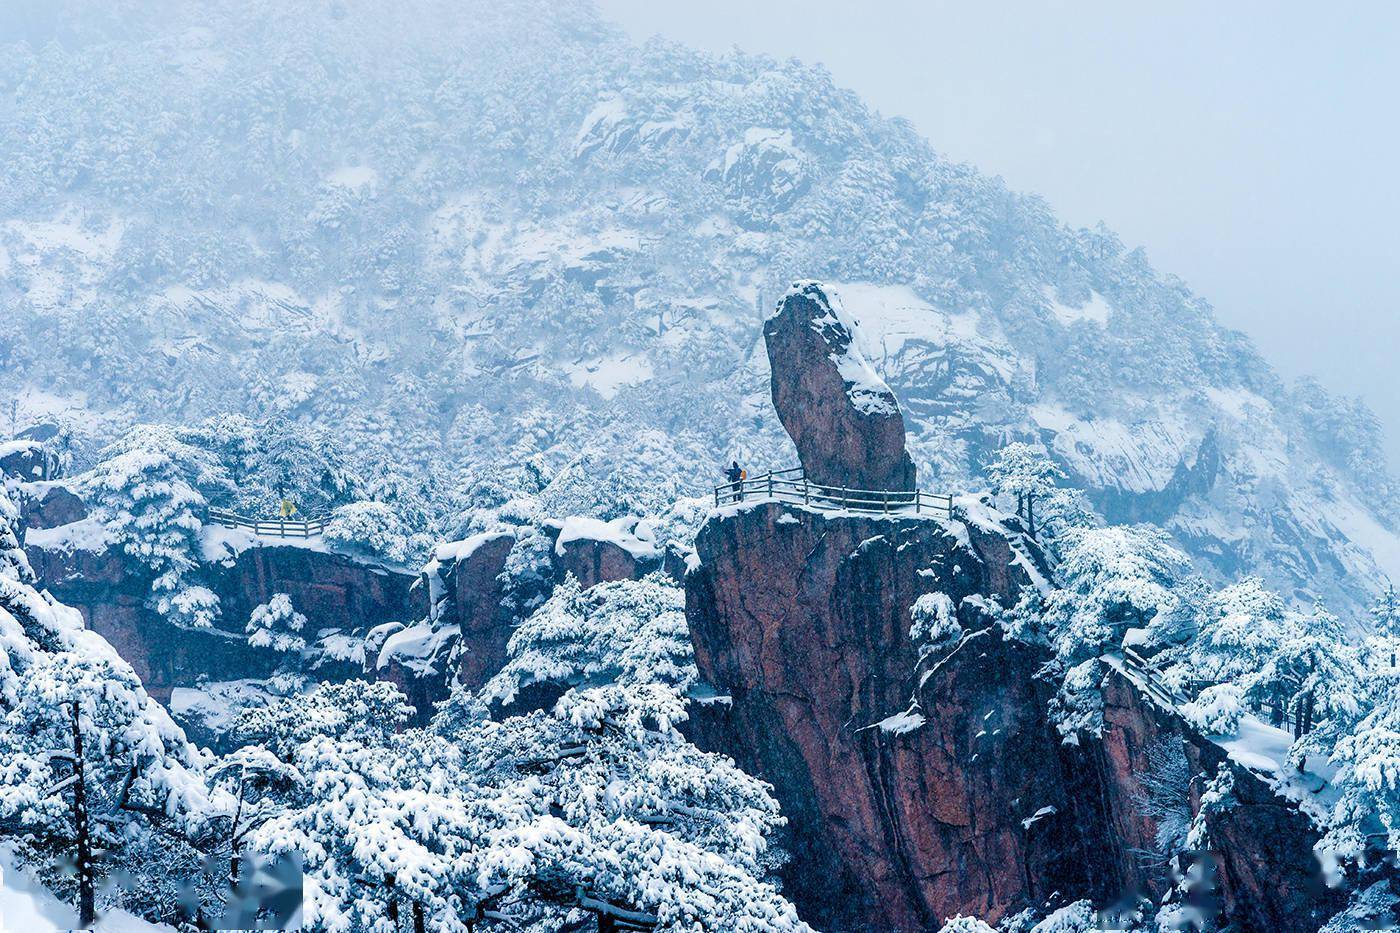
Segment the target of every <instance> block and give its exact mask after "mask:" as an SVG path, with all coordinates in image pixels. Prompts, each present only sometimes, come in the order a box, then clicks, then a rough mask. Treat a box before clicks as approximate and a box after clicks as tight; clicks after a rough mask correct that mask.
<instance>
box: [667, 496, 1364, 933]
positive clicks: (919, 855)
mask: <svg viewBox="0 0 1400 933" xmlns="http://www.w3.org/2000/svg"><path fill="white" fill-rule="evenodd" d="M962 505H963V507H964V508H965V509H966V510H967V513H968V515H970V516H971V517H969V518H968V519H967V520H966V521H943V520H936V519H929V518H922V519H919V518H913V517H906V518H894V519H886V518H881V517H877V516H871V517H860V516H852V515H849V514H822V513H818V512H814V511H809V510H805V509H802V508H798V507H796V506H787V505H783V504H778V503H773V502H761V503H754V504H751V505H749V506H747V507H743V508H730V509H725V510H721V511H718V512H716V513H715V514H714V515H713V516H712V517H711V518H710V520H709V521H708V522H707V523H706V524H705V525H704V527H703V528H702V529H701V531H700V534H699V536H698V538H697V541H696V553H697V561H696V562H695V564H694V566H693V568H692V570H691V572H690V573H689V575H688V576H687V578H686V601H687V614H688V616H689V619H690V624H691V630H692V635H693V638H694V641H695V649H696V660H697V664H698V666H699V668H700V672H701V676H702V678H703V679H704V680H706V681H707V682H708V684H709V685H710V686H711V687H713V689H714V691H715V693H716V695H718V696H719V697H720V698H721V699H720V700H718V701H714V702H710V703H707V704H705V705H704V706H703V708H702V710H701V711H700V713H699V715H698V716H697V721H696V723H695V725H694V730H695V734H696V740H697V741H699V742H700V743H702V744H704V745H707V746H710V747H713V748H716V749H720V750H723V751H725V752H727V753H729V754H732V755H734V756H735V757H736V759H737V760H738V761H739V763H740V764H741V765H742V766H743V767H745V768H746V769H749V770H751V771H752V772H753V773H755V774H757V775H758V776H760V777H762V778H763V779H764V780H767V781H769V782H771V783H772V784H773V785H774V787H775V792H776V794H777V796H778V799H779V801H780V802H781V804H782V806H783V810H784V812H785V814H786V815H787V816H788V818H789V819H790V821H791V829H792V833H791V850H792V861H791V863H790V864H789V866H788V868H787V870H786V875H785V880H786V890H787V892H788V894H789V895H790V896H791V897H792V898H793V900H794V902H795V903H797V904H798V906H799V908H800V909H801V910H802V912H803V915H804V917H806V918H807V919H808V920H809V922H811V923H813V924H814V925H816V926H818V927H820V928H823V929H826V930H830V931H842V930H850V931H855V930H876V929H880V930H900V931H905V930H909V931H914V930H930V929H937V927H938V925H939V924H940V923H941V921H942V920H943V919H945V918H947V917H950V916H953V915H955V914H959V913H962V914H977V915H979V916H982V917H985V918H988V919H991V920H996V919H999V918H1002V917H1006V916H1009V915H1012V914H1015V913H1016V912H1018V911H1020V910H1022V909H1023V908H1026V907H1032V906H1037V905H1042V904H1044V903H1046V902H1047V901H1049V900H1050V899H1051V898H1052V897H1053V896H1058V897H1059V898H1061V899H1069V900H1073V899H1079V898H1089V899H1092V900H1093V901H1094V902H1095V903H1096V904H1097V905H1099V906H1109V905H1111V904H1114V903H1116V902H1119V901H1120V900H1121V899H1122V898H1124V897H1125V896H1132V895H1135V894H1138V893H1141V894H1146V895H1148V896H1152V897H1158V896H1160V895H1161V894H1163V893H1164V892H1165V891H1166V890H1167V887H1168V885H1169V884H1170V883H1171V880H1170V870H1171V865H1170V864H1169V863H1168V861H1167V859H1166V857H1165V853H1162V852H1161V851H1160V850H1161V849H1162V846H1161V845H1160V844H1159V842H1158V834H1159V829H1160V828H1161V824H1162V822H1164V819H1165V817H1163V816H1162V815H1161V811H1162V807H1154V806H1151V805H1149V804H1148V803H1147V802H1146V801H1147V800H1148V796H1149V795H1148V791H1147V790H1146V789H1145V787H1144V784H1143V778H1142V776H1143V775H1144V774H1150V773H1153V770H1154V769H1157V770H1160V769H1161V765H1160V764H1159V763H1158V762H1157V759H1158V758H1160V757H1161V756H1162V755H1166V756H1169V757H1170V758H1171V759H1172V760H1179V761H1181V763H1182V768H1181V770H1180V773H1179V776H1180V782H1179V784H1180V786H1178V787H1176V788H1175V791H1176V792H1178V793H1179V795H1180V806H1181V807H1182V808H1186V807H1189V806H1191V805H1192V803H1191V801H1193V800H1194V801H1195V805H1199V792H1200V788H1201V786H1202V785H1203V782H1204V781H1205V780H1206V779H1208V778H1209V777H1212V776H1214V774H1215V773H1216V771H1218V770H1219V769H1221V768H1228V769H1230V770H1231V771H1232V773H1233V774H1234V777H1235V788H1236V790H1235V794H1234V797H1235V800H1236V801H1237V805H1236V806H1234V807H1232V808H1230V809H1228V810H1225V811H1222V812H1221V813H1219V814H1213V813H1208V814H1207V815H1206V817H1205V818H1206V820H1207V823H1208V827H1209V829H1210V832H1211V834H1212V838H1213V839H1214V840H1215V842H1216V844H1217V845H1218V847H1219V849H1220V851H1219V852H1218V853H1217V856H1218V862H1219V871H1218V879H1219V883H1220V887H1221V892H1222V901H1223V904H1224V909H1225V911H1226V913H1227V917H1228V918H1229V919H1231V920H1233V921H1235V922H1238V923H1239V924H1240V928H1241V929H1260V930H1264V929H1268V930H1300V931H1301V930H1316V929H1317V926H1318V925H1319V922H1320V918H1322V917H1325V916H1327V915H1328V914H1330V913H1331V911H1332V910H1335V909H1336V907H1337V906H1338V904H1337V903H1336V902H1335V900H1334V899H1333V898H1332V897H1329V895H1328V894H1327V893H1326V890H1325V889H1324V888H1322V887H1321V886H1320V885H1318V884H1315V883H1314V879H1315V875H1316V868H1315V860H1314V859H1313V857H1312V854H1311V851H1310V846H1311V843H1312V841H1315V838H1316V837H1315V835H1313V834H1312V831H1311V828H1310V825H1309V823H1308V820H1307V818H1306V817H1304V816H1302V815H1301V814H1300V813H1298V812H1297V811H1296V810H1295V809H1294V808H1293V807H1291V806H1290V805H1289V804H1288V802H1287V801H1286V800H1284V799H1283V798H1281V797H1278V796H1276V795H1275V794H1274V793H1273V791H1271V790H1270V789H1269V787H1268V786H1267V785H1266V783H1265V782H1264V781H1263V780H1261V778H1260V777H1258V776H1256V775H1254V774H1252V773H1250V772H1249V771H1247V770H1246V769H1244V768H1243V767H1240V766H1238V765H1236V764H1234V763H1233V762H1231V761H1230V760H1229V759H1228V757H1227V756H1226V754H1225V753H1224V752H1223V751H1222V750H1221V749H1220V748H1219V747H1218V746H1216V745H1214V744H1213V743H1211V742H1209V741H1208V740H1206V739H1205V738H1203V737H1201V736H1199V735H1196V734H1195V733H1193V732H1192V731H1191V730H1190V729H1189V728H1188V727H1187V726H1186V725H1185V724H1184V722H1182V721H1181V720H1180V718H1179V717H1177V716H1176V715H1175V714H1174V713H1173V712H1171V711H1170V710H1169V709H1166V708H1163V707H1161V706H1159V705H1158V704H1155V703H1154V702H1152V701H1151V700H1149V699H1147V698H1145V697H1144V695H1143V694H1142V691H1141V690H1140V689H1139V687H1138V686H1137V685H1136V684H1135V683H1134V682H1133V681H1132V680H1131V679H1130V678H1129V677H1128V676H1127V675H1124V674H1121V673H1118V672H1117V671H1116V670H1113V669H1112V668H1109V669H1108V680H1107V686H1106V702H1107V709H1106V719H1107V721H1108V724H1109V725H1108V729H1107V730H1106V732H1105V735H1104V737H1103V739H1102V740H1093V741H1089V740H1086V741H1083V742H1081V744H1079V745H1073V744H1066V743H1065V742H1063V741H1062V739H1061V736H1060V735H1059V733H1058V732H1057V730H1056V729H1055V727H1054V725H1053V724H1052V722H1051V721H1050V718H1049V715H1048V713H1047V704H1048V701H1049V699H1050V697H1051V696H1052V695H1053V693H1054V687H1053V685H1052V684H1051V683H1050V682H1048V680H1046V679H1043V678H1042V677H1041V676H1040V675H1041V671H1042V669H1043V667H1044V666H1045V664H1046V662H1047V661H1049V660H1050V658H1049V656H1048V655H1047V653H1046V652H1045V651H1044V649H1042V648H1039V647H1035V646H1031V645H1027V644H1024V643H1021V642H1017V641H1014V640H1010V639H1008V638H1007V637H1005V636H1004V635H1003V634H1002V632H1001V629H1000V627H999V626H998V625H996V624H995V623H994V622H993V621H992V618H991V613H989V611H988V610H989V607H991V606H992V605H993V604H994V603H1001V604H1002V605H1009V604H1010V603H1012V602H1014V600H1015V599H1016V598H1017V595H1018V593H1019V592H1020V591H1021V590H1022V589H1023V588H1025V587H1026V586H1029V585H1032V580H1033V579H1034V577H1035V564H1034V556H1035V555H1034V552H1033V546H1031V545H1029V543H1028V542H1026V541H1025V540H1024V539H1022V538H1020V536H1019V535H1018V534H1016V533H1015V532H1014V531H1013V530H1011V529H1010V528H1007V527H1006V526H1003V525H1001V524H1000V523H999V522H998V521H997V520H996V518H995V516H993V515H992V514H991V513H989V512H987V511H985V510H983V509H981V508H980V507H979V506H978V504H977V503H976V502H975V501H970V500H967V501H964V502H963V503H962ZM926 594H942V596H943V597H946V599H947V602H946V605H947V606H949V607H950V608H951V610H952V611H953V612H954V613H955V614H956V618H957V620H958V621H959V623H960V625H961V627H962V630H963V634H962V636H961V638H960V639H959V640H957V641H956V642H955V643H954V644H952V645H949V646H945V647H943V648H941V649H939V650H937V651H934V652H932V653H928V652H925V653H924V654H923V656H922V657H921V652H920V646H919V645H918V644H917V643H916V642H915V640H914V638H913V637H912V636H911V616H910V606H911V605H912V604H913V603H914V601H915V600H916V599H917V598H918V597H920V596H923V595H926ZM1193 789H1194V790H1193ZM1168 809H1169V808H1168ZM1181 818H1182V819H1183V820H1189V818H1190V814H1189V813H1185V814H1183V815H1182V817H1181ZM1153 853H1158V854H1157V855H1153Z"/></svg>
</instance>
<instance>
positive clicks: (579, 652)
mask: <svg viewBox="0 0 1400 933" xmlns="http://www.w3.org/2000/svg"><path fill="white" fill-rule="evenodd" d="M508 651H509V658H508V660H507V661H506V663H505V666H504V667H502V669H501V671H500V673H498V674H497V675H496V676H494V677H493V678H491V680H490V681H489V682H488V683H487V684H486V685H485V686H484V687H483V688H482V690H481V697H482V699H483V700H484V701H486V702H488V703H501V704H509V703H511V702H512V701H513V700H514V699H515V697H516V695H517V694H518V693H519V692H520V690H521V688H523V687H527V686H529V685H530V684H533V683H537V682H542V681H548V682H552V683H554V684H556V685H558V686H560V687H574V686H597V685H601V684H608V683H618V684H624V685H632V684H643V683H660V684H665V685H666V686H668V687H671V688H672V689H674V690H676V691H677V692H680V693H684V692H685V691H686V690H688V689H689V688H690V686H691V685H692V684H693V683H694V682H695V679H696V677H697V676H698V675H697V673H696V670H695V658H694V649H693V648H692V645H691V640H690V629H689V628H688V627H687V625H686V621H685V595H684V593H683V592H682V591H681V589H680V588H679V587H677V586H675V584H674V583H672V582H671V580H670V579H669V578H667V577H666V576H665V575H663V574H661V573H659V572H658V573H653V574H651V575H649V576H647V577H645V578H643V579H641V580H618V581H614V582H611V583H601V584H599V585H597V586H594V587H592V588H590V589H588V590H584V589H583V588H582V587H580V586H579V583H578V581H577V580H576V579H574V578H573V577H572V576H570V577H568V578H567V579H565V581H564V582H563V583H561V584H560V585H559V586H557V587H555V589H554V592H553V594H552V595H551V596H550V598H549V600H548V601H547V602H546V603H545V604H544V605H543V606H541V607H540V608H539V609H537V610H536V611H535V612H534V613H533V614H532V615H531V616H530V617H529V618H528V619H526V620H525V621H524V622H523V623H521V624H520V626H519V627H518V628H517V629H516V630H515V634H514V635H512V636H511V639H510V644H509V648H508Z"/></svg>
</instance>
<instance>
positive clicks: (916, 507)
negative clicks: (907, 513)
mask: <svg viewBox="0 0 1400 933" xmlns="http://www.w3.org/2000/svg"><path fill="white" fill-rule="evenodd" d="M921 498H922V497H921V496H920V495H919V490H917V489H916V490H914V514H915V515H918V514H919V500H920V499H921Z"/></svg>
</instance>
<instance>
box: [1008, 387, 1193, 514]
mask: <svg viewBox="0 0 1400 933" xmlns="http://www.w3.org/2000/svg"><path fill="white" fill-rule="evenodd" d="M1030 414H1031V418H1032V420H1034V421H1035V423H1036V424H1038V425H1039V426H1040V427H1042V428H1046V429H1048V430H1050V431H1053V432H1054V434H1055V436H1054V438H1053V440H1051V442H1050V444H1051V447H1052V449H1053V450H1054V453H1055V455H1056V457H1057V458H1058V459H1060V460H1062V461H1063V462H1065V463H1066V464H1067V465H1068V466H1069V468H1070V469H1071V470H1072V471H1073V472H1074V473H1075V474H1076V476H1077V477H1079V479H1080V480H1081V481H1082V482H1084V483H1086V484H1087V485H1090V486H1098V487H1102V488H1105V489H1122V490H1124V491H1125V492H1135V493H1140V492H1157V491H1159V490H1161V489H1164V488H1166V486H1167V484H1168V483H1169V482H1171V479H1172V477H1173V475H1174V474H1175V473H1176V468H1177V466H1178V465H1180V464H1181V463H1182V462H1183V461H1185V460H1186V459H1187V458H1188V457H1191V456H1193V455H1194V453H1195V451H1196V449H1197V448H1198V447H1199V446H1200V442H1201V431H1200V429H1199V428H1197V427H1195V426H1193V425H1191V424H1190V423H1188V422H1187V421H1186V420H1185V419H1184V418H1179V417H1170V416H1164V417H1162V418H1160V419H1154V420H1151V421H1139V422H1136V423H1134V424H1125V423H1124V422H1122V421H1119V420H1117V419H1116V418H1095V419H1092V420H1081V419H1079V418H1076V417H1075V416H1074V415H1073V414H1071V413H1070V412H1069V411H1068V410H1067V409H1065V408H1062V407H1060V406H1058V405H1053V404H1048V403H1041V404H1038V405H1033V406H1031V409H1030Z"/></svg>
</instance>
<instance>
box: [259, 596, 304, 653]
mask: <svg viewBox="0 0 1400 933" xmlns="http://www.w3.org/2000/svg"><path fill="white" fill-rule="evenodd" d="M305 627H306V616H304V615H302V614H301V613H300V612H297V611H296V609H294V608H292V598H291V597H290V596H288V595H287V594H286V593H275V594H273V597H272V598H271V599H269V600H268V601H267V602H266V603H264V604H262V605H261V606H258V607H257V608H256V609H254V610H253V614H252V616H250V617H249V619H248V624H247V626H245V629H246V631H247V632H248V644H250V645H252V646H253V647H255V648H271V649H272V650H273V651H282V652H287V651H301V650H303V649H304V648H305V647H306V639H305V638H303V637H302V635H301V630H302V629H303V628H305Z"/></svg>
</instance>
